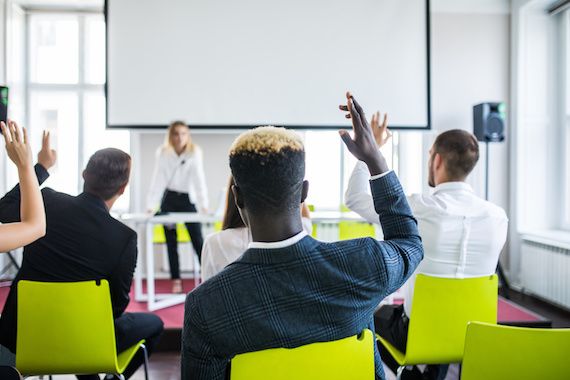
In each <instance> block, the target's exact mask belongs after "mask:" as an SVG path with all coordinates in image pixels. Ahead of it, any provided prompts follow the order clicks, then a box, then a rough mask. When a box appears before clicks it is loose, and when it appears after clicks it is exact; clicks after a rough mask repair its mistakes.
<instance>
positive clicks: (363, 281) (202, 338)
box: [181, 172, 423, 380]
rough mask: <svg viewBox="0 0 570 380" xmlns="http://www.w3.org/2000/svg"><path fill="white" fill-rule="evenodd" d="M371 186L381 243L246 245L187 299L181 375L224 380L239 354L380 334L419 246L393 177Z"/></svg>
mask: <svg viewBox="0 0 570 380" xmlns="http://www.w3.org/2000/svg"><path fill="white" fill-rule="evenodd" d="M370 186H371V189H372V195H373V198H374V207H375V210H376V212H377V213H378V217H379V219H380V223H381V225H382V229H383V231H384V238H385V240H384V241H377V240H375V239H373V238H362V239H355V240H347V241H340V242H335V243H324V242H320V241H317V240H315V239H313V238H311V237H309V236H306V237H304V238H303V239H301V240H300V241H298V242H297V243H295V244H293V245H291V246H288V247H284V248H276V249H259V248H250V249H248V250H247V251H245V253H244V254H243V256H242V257H241V258H239V259H238V260H237V261H235V262H233V263H232V264H230V265H228V266H227V267H226V268H225V269H224V270H223V271H222V272H220V273H219V274H217V275H216V276H214V277H212V278H211V279H210V280H208V281H206V282H204V283H203V284H202V285H200V286H199V287H198V288H196V289H195V290H194V291H192V292H191V293H189V294H188V296H187V298H186V304H185V315H184V329H183V333H182V358H181V367H182V378H183V379H185V380H190V379H192V380H206V379H208V380H217V379H219V380H222V379H225V378H226V375H227V373H228V371H229V364H230V360H231V359H232V357H234V356H235V355H236V354H240V353H244V352H251V351H258V350H263V349H267V348H276V347H286V348H293V347H298V346H301V345H305V344H309V343H314V342H324V341H331V340H337V339H341V338H345V337H348V336H351V335H356V334H358V333H359V332H360V331H362V330H363V329H365V328H369V329H371V330H372V331H374V319H373V313H374V309H375V308H376V306H377V305H378V304H379V303H380V301H381V300H382V299H383V298H385V297H386V296H387V295H389V294H391V293H393V292H394V291H396V290H397V289H398V288H400V287H401V286H402V285H403V284H404V282H405V281H406V279H407V278H408V277H409V276H410V275H411V274H412V273H413V272H414V270H415V268H416V267H417V265H418V264H419V263H420V261H421V260H422V258H423V248H422V243H421V238H420V236H419V233H418V228H417V223H416V220H415V219H414V217H413V215H412V212H411V210H410V207H409V205H408V202H407V200H406V197H405V195H404V192H403V190H402V187H401V185H400V182H399V180H398V178H397V176H396V174H395V173H394V172H388V173H387V174H385V175H384V176H381V177H380V178H377V179H374V180H371V181H370ZM374 355H375V357H374V359H375V367H376V377H377V378H379V379H384V372H383V369H382V363H381V360H380V355H379V353H378V350H377V348H376V345H375V348H374Z"/></svg>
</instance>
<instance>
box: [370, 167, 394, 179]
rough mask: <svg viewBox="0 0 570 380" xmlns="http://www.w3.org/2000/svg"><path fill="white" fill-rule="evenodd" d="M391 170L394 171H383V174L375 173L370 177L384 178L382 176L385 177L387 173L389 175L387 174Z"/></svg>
mask: <svg viewBox="0 0 570 380" xmlns="http://www.w3.org/2000/svg"><path fill="white" fill-rule="evenodd" d="M390 172H392V170H388V171H387V172H384V173H382V174H376V175H373V176H371V177H370V180H371V181H374V180H375V179H378V178H382V177H384V176H385V175H387V174H388V173H390Z"/></svg>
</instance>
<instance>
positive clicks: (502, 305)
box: [0, 280, 548, 329]
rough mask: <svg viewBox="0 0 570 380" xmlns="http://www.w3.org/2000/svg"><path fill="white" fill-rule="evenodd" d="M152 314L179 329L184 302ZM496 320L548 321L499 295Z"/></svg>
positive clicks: (0, 291) (161, 286)
mask: <svg viewBox="0 0 570 380" xmlns="http://www.w3.org/2000/svg"><path fill="white" fill-rule="evenodd" d="M170 287H171V282H170V281H169V280H157V281H156V291H157V292H160V293H167V292H169V291H170ZM193 288H194V281H193V280H184V290H185V291H186V292H190V291H191V290H192V289H193ZM8 290H9V288H8V287H1V288H0V307H4V302H5V301H6V297H7V296H8ZM127 311H130V312H141V311H144V312H147V310H146V303H144V302H135V301H134V292H133V290H132V289H131V303H130V304H129V306H128V307H127ZM154 314H156V315H158V316H159V317H160V318H162V320H163V321H164V325H165V327H166V328H167V329H180V328H182V324H183V320H184V304H180V305H176V306H171V307H168V308H165V309H161V310H157V311H155V312H154ZM498 320H499V323H506V324H517V323H520V324H528V323H531V324H532V323H540V322H548V321H547V320H546V319H545V318H543V317H542V316H540V315H538V314H536V313H534V312H532V311H530V310H528V309H526V308H524V307H522V306H519V305H517V304H515V303H513V302H511V301H508V300H505V299H504V298H502V297H499V307H498Z"/></svg>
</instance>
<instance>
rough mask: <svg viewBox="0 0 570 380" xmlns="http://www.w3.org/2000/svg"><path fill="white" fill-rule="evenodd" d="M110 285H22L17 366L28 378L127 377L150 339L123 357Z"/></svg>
mask: <svg viewBox="0 0 570 380" xmlns="http://www.w3.org/2000/svg"><path fill="white" fill-rule="evenodd" d="M115 347H116V346H115V325H114V320H113V311H112V308H111V296H110V293H109V284H108V282H107V281H106V280H102V281H97V282H96V281H84V282H36V281H24V280H23V281H20V282H19V283H18V333H17V337H16V349H17V350H16V368H17V369H18V370H19V371H20V372H21V373H22V374H24V375H26V376H30V375H55V374H93V373H108V374H116V375H119V376H120V377H122V375H121V374H122V373H123V372H124V370H125V369H126V367H127V365H128V364H129V363H130V361H131V360H132V359H133V357H134V355H135V354H136V353H137V351H138V350H139V349H142V350H143V353H144V358H145V364H144V369H145V378H147V379H148V374H147V370H148V368H147V361H148V358H147V352H146V347H145V346H144V340H141V341H140V342H138V343H137V344H135V345H134V346H132V347H130V348H129V349H127V350H125V351H123V352H121V353H120V354H119V355H117V352H116V348H115Z"/></svg>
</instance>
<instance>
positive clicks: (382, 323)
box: [374, 305, 449, 380]
mask: <svg viewBox="0 0 570 380" xmlns="http://www.w3.org/2000/svg"><path fill="white" fill-rule="evenodd" d="M409 325H410V320H409V318H408V316H407V315H406V313H405V312H404V305H383V306H382V307H381V308H380V309H378V311H376V313H375V314H374V328H375V329H376V333H378V335H380V336H381V337H382V338H384V339H386V340H387V341H388V342H390V343H391V344H392V345H393V346H394V347H396V348H397V349H398V351H401V352H406V344H407V342H408V327H409ZM378 350H379V352H380V357H381V358H382V361H383V362H384V364H386V366H387V367H388V368H390V370H392V372H394V373H396V372H397V371H398V367H400V365H399V364H398V362H397V361H396V359H394V357H393V356H392V355H390V353H389V352H388V350H386V349H385V348H384V346H383V345H382V343H380V342H378ZM448 367H449V366H448V365H429V366H427V368H426V370H425V372H424V374H423V375H422V374H421V373H420V372H419V370H418V369H414V370H413V371H410V372H408V373H404V374H403V375H402V378H403V379H426V378H428V379H437V380H439V379H444V378H445V375H446V374H447V369H448Z"/></svg>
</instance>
